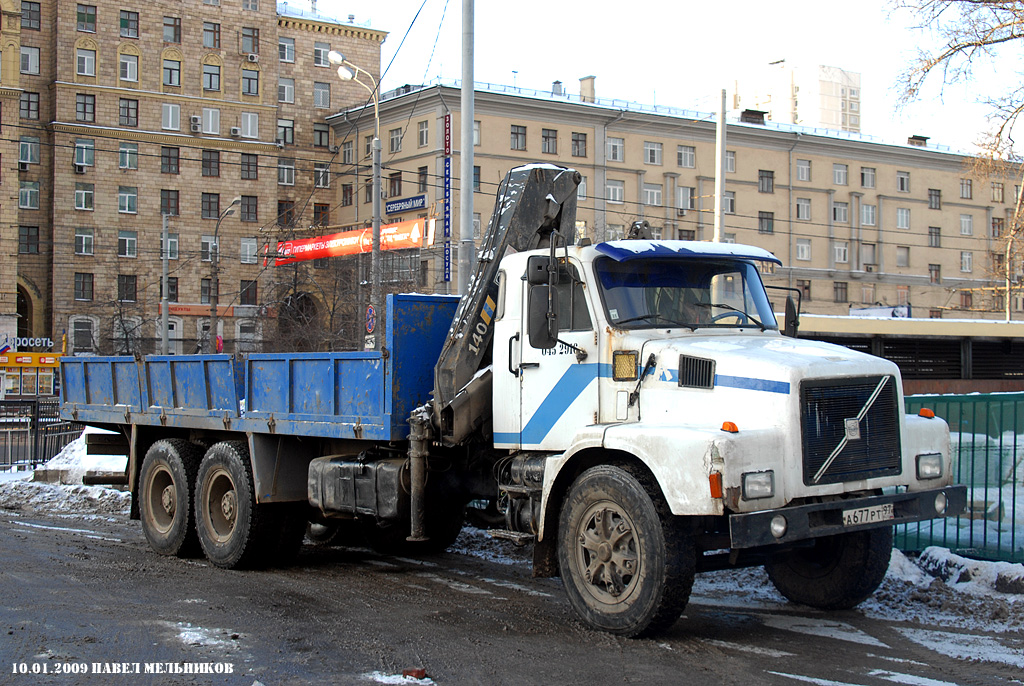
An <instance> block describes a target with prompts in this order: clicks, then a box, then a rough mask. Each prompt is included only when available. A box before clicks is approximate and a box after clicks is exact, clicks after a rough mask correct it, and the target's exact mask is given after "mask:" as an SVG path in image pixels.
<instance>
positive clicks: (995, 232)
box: [992, 217, 1006, 238]
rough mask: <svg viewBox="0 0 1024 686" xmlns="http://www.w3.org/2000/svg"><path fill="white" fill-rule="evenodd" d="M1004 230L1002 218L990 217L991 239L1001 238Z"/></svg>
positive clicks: (1004, 222)
mask: <svg viewBox="0 0 1024 686" xmlns="http://www.w3.org/2000/svg"><path fill="white" fill-rule="evenodd" d="M1005 228H1006V220H1005V219H1003V218H1002V217H992V238H1002V236H1003V231H1004V230H1005Z"/></svg>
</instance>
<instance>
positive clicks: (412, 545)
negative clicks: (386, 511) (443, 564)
mask: <svg viewBox="0 0 1024 686" xmlns="http://www.w3.org/2000/svg"><path fill="white" fill-rule="evenodd" d="M465 518H466V508H465V506H464V505H463V504H462V503H461V502H459V501H455V502H454V504H447V505H443V504H441V501H439V500H435V502H434V504H432V505H428V507H427V521H426V534H427V538H428V540H426V541H408V540H406V538H407V537H408V536H409V532H410V531H411V530H412V524H411V522H410V520H409V518H408V517H403V518H402V519H401V520H398V521H393V522H382V523H378V522H376V521H374V520H373V519H369V518H367V519H362V520H360V521H361V522H362V530H363V531H362V532H363V536H364V537H365V539H366V542H367V544H369V546H370V547H371V548H373V549H374V550H376V551H377V552H378V553H383V554H385V555H405V556H409V557H418V556H421V555H438V554H440V553H443V552H444V551H446V550H448V548H449V547H451V545H452V544H453V543H455V539H456V538H458V537H459V533H460V532H461V531H462V525H463V523H464V521H465Z"/></svg>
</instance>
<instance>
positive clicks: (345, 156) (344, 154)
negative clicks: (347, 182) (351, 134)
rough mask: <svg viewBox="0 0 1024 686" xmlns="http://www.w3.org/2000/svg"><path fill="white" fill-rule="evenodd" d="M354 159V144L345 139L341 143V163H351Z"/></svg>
mask: <svg viewBox="0 0 1024 686" xmlns="http://www.w3.org/2000/svg"><path fill="white" fill-rule="evenodd" d="M355 160H356V155H355V145H354V144H353V143H352V141H345V142H344V143H342V144H341V163H342V164H352V163H353V162H355Z"/></svg>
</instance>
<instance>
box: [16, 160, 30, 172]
mask: <svg viewBox="0 0 1024 686" xmlns="http://www.w3.org/2000/svg"><path fill="white" fill-rule="evenodd" d="M18 171H28V162H18Z"/></svg>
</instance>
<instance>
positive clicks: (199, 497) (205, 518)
mask: <svg viewBox="0 0 1024 686" xmlns="http://www.w3.org/2000/svg"><path fill="white" fill-rule="evenodd" d="M195 502H196V530H197V532H198V534H199V542H200V544H201V545H202V547H203V552H204V553H206V557H207V559H208V560H209V561H210V562H212V563H213V564H215V565H216V566H218V567H223V568H224V569H242V568H253V567H261V566H263V565H264V564H265V563H266V558H267V553H268V548H271V547H272V546H273V545H275V544H276V543H277V541H278V539H279V537H280V535H281V523H280V518H279V517H275V516H273V515H274V513H272V512H271V511H270V510H268V509H267V506H260V505H257V504H256V494H255V490H254V488H253V478H252V466H251V465H250V463H249V450H248V447H247V446H246V443H245V441H223V442H221V443H215V444H214V445H213V446H212V447H211V448H210V449H209V450H207V451H206V456H205V457H203V462H202V464H200V466H199V474H198V476H197V478H196V490H195ZM300 540H301V539H300Z"/></svg>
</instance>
